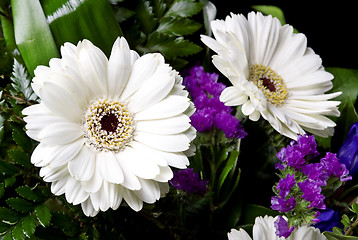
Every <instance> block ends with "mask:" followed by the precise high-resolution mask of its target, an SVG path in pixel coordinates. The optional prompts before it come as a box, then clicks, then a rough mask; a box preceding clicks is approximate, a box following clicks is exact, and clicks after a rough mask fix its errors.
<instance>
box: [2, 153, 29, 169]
mask: <svg viewBox="0 0 358 240" xmlns="http://www.w3.org/2000/svg"><path fill="white" fill-rule="evenodd" d="M7 153H8V155H9V157H10V158H11V160H12V161H13V162H15V163H17V164H20V165H21V166H23V167H25V168H30V169H31V168H32V167H33V165H32V164H31V162H30V156H29V155H28V154H27V153H25V152H24V151H22V150H19V149H11V150H9V151H8V152H7Z"/></svg>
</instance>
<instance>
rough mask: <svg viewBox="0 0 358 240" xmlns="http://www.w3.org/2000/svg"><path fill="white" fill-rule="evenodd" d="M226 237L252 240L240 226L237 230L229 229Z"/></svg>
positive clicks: (232, 239)
mask: <svg viewBox="0 0 358 240" xmlns="http://www.w3.org/2000/svg"><path fill="white" fill-rule="evenodd" d="M227 237H228V239H229V240H252V238H251V237H250V235H249V234H247V232H246V231H245V230H244V229H242V228H241V229H240V230H239V231H238V230H236V229H231V231H230V232H229V233H228V234H227Z"/></svg>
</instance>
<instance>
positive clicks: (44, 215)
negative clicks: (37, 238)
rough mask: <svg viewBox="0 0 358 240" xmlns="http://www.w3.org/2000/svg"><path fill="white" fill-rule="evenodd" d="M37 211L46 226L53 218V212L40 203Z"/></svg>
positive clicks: (38, 218) (37, 215) (39, 218)
mask: <svg viewBox="0 0 358 240" xmlns="http://www.w3.org/2000/svg"><path fill="white" fill-rule="evenodd" d="M35 213H36V217H37V220H38V221H39V223H40V224H41V225H42V226H43V227H46V226H47V225H48V224H49V223H50V220H51V212H50V210H49V209H48V208H47V207H46V206H45V205H39V206H37V207H36V208H35Z"/></svg>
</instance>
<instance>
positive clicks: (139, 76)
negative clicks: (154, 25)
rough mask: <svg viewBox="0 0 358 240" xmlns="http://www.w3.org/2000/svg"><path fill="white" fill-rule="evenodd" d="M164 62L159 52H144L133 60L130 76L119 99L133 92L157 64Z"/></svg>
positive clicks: (152, 71)
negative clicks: (144, 53)
mask: <svg viewBox="0 0 358 240" xmlns="http://www.w3.org/2000/svg"><path fill="white" fill-rule="evenodd" d="M163 63H164V58H163V56H161V55H160V54H156V53H154V54H146V55H144V56H142V57H140V58H139V59H137V61H135V62H134V64H133V68H132V73H131V76H130V78H129V80H128V84H127V86H126V88H125V89H124V91H123V93H122V96H121V99H127V98H128V97H130V96H131V95H132V94H133V93H135V92H136V91H137V90H138V89H139V88H140V87H141V86H143V84H144V83H145V82H146V81H147V80H148V79H149V78H150V77H151V76H152V75H153V73H154V72H155V70H156V69H157V66H158V65H160V64H163Z"/></svg>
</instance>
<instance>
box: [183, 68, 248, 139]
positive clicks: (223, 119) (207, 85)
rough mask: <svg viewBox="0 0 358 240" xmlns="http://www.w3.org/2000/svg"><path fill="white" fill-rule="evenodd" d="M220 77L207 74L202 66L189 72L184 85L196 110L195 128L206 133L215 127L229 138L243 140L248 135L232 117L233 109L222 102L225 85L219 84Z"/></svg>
mask: <svg viewBox="0 0 358 240" xmlns="http://www.w3.org/2000/svg"><path fill="white" fill-rule="evenodd" d="M218 78H219V75H218V74H216V73H206V72H205V71H204V68H203V67H202V66H195V67H192V68H191V69H190V70H189V73H188V75H187V76H186V77H185V78H184V81H183V85H184V86H185V87H186V89H187V90H188V91H189V93H190V96H191V98H192V100H193V103H194V105H195V108H196V112H195V113H194V114H193V115H192V116H191V117H190V119H191V122H192V125H193V127H194V128H195V129H196V130H197V131H198V132H205V131H209V130H211V129H213V128H214V127H216V128H218V129H220V130H222V131H223V132H224V133H225V136H226V137H227V138H243V137H245V136H246V135H247V133H246V132H245V131H244V129H243V127H242V125H241V123H240V121H239V120H238V119H237V118H235V117H234V116H233V115H231V112H232V108H231V107H229V106H225V104H224V103H222V102H221V101H220V99H219V98H220V94H221V92H222V91H223V90H224V89H225V87H226V86H225V85H224V84H222V83H219V82H217V80H218Z"/></svg>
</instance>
